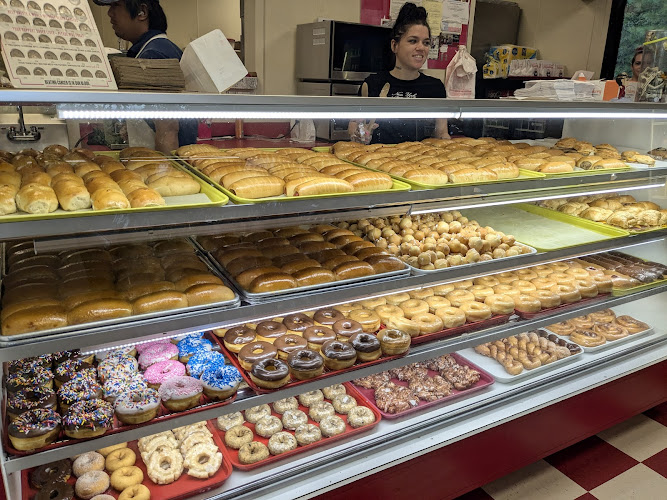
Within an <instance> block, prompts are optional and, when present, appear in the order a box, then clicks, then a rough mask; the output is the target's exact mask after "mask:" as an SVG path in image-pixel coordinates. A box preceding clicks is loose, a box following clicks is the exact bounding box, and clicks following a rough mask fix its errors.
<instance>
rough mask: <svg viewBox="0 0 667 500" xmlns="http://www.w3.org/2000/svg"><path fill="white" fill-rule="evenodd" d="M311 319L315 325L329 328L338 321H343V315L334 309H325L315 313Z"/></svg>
mask: <svg viewBox="0 0 667 500" xmlns="http://www.w3.org/2000/svg"><path fill="white" fill-rule="evenodd" d="M313 319H314V320H315V323H319V324H320V325H324V326H330V325H333V324H334V323H335V322H336V321H338V320H340V319H345V316H343V313H341V312H340V311H336V309H333V308H326V309H319V310H318V311H317V312H315V315H314V316H313Z"/></svg>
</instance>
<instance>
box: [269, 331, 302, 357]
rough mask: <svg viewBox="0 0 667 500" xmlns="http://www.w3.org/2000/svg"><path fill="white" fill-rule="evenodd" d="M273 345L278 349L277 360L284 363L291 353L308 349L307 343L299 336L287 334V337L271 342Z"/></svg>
mask: <svg viewBox="0 0 667 500" xmlns="http://www.w3.org/2000/svg"><path fill="white" fill-rule="evenodd" d="M273 345H274V346H275V348H276V349H278V359H282V360H283V361H284V360H286V359H287V357H288V356H289V354H290V353H291V352H292V351H294V350H297V349H305V348H306V347H308V342H307V341H306V339H304V338H303V337H301V336H299V335H294V334H292V333H288V334H287V335H283V336H282V337H279V338H277V339H276V340H275V341H274V342H273Z"/></svg>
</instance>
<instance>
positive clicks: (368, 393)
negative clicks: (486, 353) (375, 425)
mask: <svg viewBox="0 0 667 500" xmlns="http://www.w3.org/2000/svg"><path fill="white" fill-rule="evenodd" d="M451 355H452V356H453V357H454V358H455V359H456V361H457V362H458V364H460V365H463V366H469V367H470V368H473V369H475V370H477V371H478V372H479V373H480V374H481V377H480V378H479V380H478V381H477V383H476V384H475V385H473V386H472V387H471V388H470V389H466V390H465V391H457V390H456V389H453V390H452V393H451V394H450V395H449V396H447V397H444V398H442V399H438V400H436V401H430V402H427V401H423V400H421V399H420V400H419V404H418V405H417V406H415V407H414V408H410V409H409V410H405V411H403V412H400V413H387V412H384V411H382V410H380V409H379V408H378V407H377V405H376V404H375V390H373V389H365V388H363V387H359V386H357V385H355V386H354V388H355V389H356V390H357V391H359V393H360V394H361V396H362V397H363V398H364V399H365V400H366V402H367V403H368V404H369V405H370V406H371V407H372V408H373V409H377V411H378V412H379V413H380V415H382V418H386V419H388V420H391V419H396V418H402V417H405V416H407V415H412V414H413V413H420V412H422V411H424V410H427V409H429V408H432V407H434V406H439V405H441V404H443V403H448V402H450V401H452V400H454V399H459V398H461V397H464V396H468V395H469V394H472V393H475V392H479V391H481V390H483V389H486V388H487V387H489V386H490V385H492V384H494V383H495V379H494V378H493V377H492V376H491V375H490V374H489V373H487V372H485V371H484V370H482V369H481V368H479V367H478V366H477V365H475V364H474V363H471V362H470V361H468V360H467V359H465V358H464V357H463V356H461V355H459V354H456V353H452V354H451ZM428 374H429V376H431V377H433V376H435V375H438V372H435V371H433V370H429V371H428ZM391 381H392V382H393V383H395V384H397V385H402V386H404V387H407V386H408V383H407V382H403V381H402V380H398V379H397V378H392V379H391Z"/></svg>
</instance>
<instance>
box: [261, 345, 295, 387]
mask: <svg viewBox="0 0 667 500" xmlns="http://www.w3.org/2000/svg"><path fill="white" fill-rule="evenodd" d="M295 352H296V351H295ZM290 356H291V354H290ZM287 359H288V362H287V363H286V362H285V361H283V360H282V359H277V358H269V359H262V360H260V361H257V362H256V363H255V364H254V365H252V369H251V370H250V378H251V379H252V381H253V382H254V383H255V384H256V385H258V386H259V387H262V388H263V389H278V388H279V387H282V386H284V385H286V384H287V383H288V382H289V381H290V372H291V370H290V367H289V366H288V363H289V359H290V358H289V357H288V358H287Z"/></svg>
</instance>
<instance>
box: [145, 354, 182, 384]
mask: <svg viewBox="0 0 667 500" xmlns="http://www.w3.org/2000/svg"><path fill="white" fill-rule="evenodd" d="M183 375H185V365H184V364H183V363H181V362H180V361H176V360H173V359H169V360H167V361H159V362H158V363H155V364H153V365H151V366H149V367H148V368H146V371H145V372H144V378H145V379H146V382H148V385H149V386H150V387H151V389H155V388H157V386H159V385H160V384H163V383H164V382H165V381H166V380H169V379H170V378H174V377H182V376H183Z"/></svg>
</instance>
